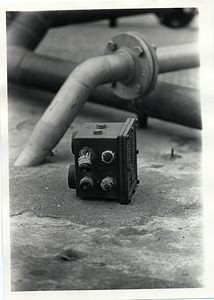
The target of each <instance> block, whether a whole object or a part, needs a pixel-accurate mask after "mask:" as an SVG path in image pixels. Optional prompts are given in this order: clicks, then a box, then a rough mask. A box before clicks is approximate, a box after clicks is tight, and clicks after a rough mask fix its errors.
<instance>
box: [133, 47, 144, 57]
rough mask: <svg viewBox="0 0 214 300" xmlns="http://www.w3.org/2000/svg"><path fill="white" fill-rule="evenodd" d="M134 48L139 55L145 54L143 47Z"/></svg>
mask: <svg viewBox="0 0 214 300" xmlns="http://www.w3.org/2000/svg"><path fill="white" fill-rule="evenodd" d="M134 49H135V52H136V53H137V55H138V56H142V55H143V54H144V50H143V48H142V47H140V46H135V47H134Z"/></svg>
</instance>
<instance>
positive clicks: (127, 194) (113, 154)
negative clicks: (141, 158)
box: [68, 118, 138, 204]
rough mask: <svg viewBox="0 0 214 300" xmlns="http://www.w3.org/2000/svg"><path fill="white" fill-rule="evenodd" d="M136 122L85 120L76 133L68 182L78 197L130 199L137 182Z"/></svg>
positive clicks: (126, 202)
mask: <svg viewBox="0 0 214 300" xmlns="http://www.w3.org/2000/svg"><path fill="white" fill-rule="evenodd" d="M136 122H137V120H136V119H134V118H128V119H127V120H126V122H124V123H85V124H83V126H82V128H81V129H80V130H79V131H78V132H74V133H73V136H72V142H71V143H72V152H73V154H74V157H75V165H73V164H71V165H70V167H69V172H68V184H69V187H70V188H76V195H77V196H78V197H82V198H98V199H118V200H119V202H120V203H121V204H128V203H129V202H130V201H131V197H132V194H133V193H134V192H135V188H136V185H137V184H138V178H137V153H138V151H137V149H136Z"/></svg>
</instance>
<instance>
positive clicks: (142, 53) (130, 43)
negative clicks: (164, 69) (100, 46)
mask: <svg viewBox="0 0 214 300" xmlns="http://www.w3.org/2000/svg"><path fill="white" fill-rule="evenodd" d="M113 45H114V47H113ZM114 53H118V54H119V53H122V54H124V55H126V57H127V59H128V60H129V62H130V65H131V66H132V68H131V69H132V71H131V73H130V74H129V76H128V77H126V78H125V80H121V81H119V82H116V83H114V85H113V86H112V89H113V92H114V94H116V95H117V96H118V97H121V98H123V99H127V100H131V99H135V98H138V97H139V96H141V95H145V94H148V93H149V92H151V91H152V90H153V89H154V87H155V84H156V81H157V75H158V61H157V57H156V53H155V49H154V47H152V46H150V45H149V44H148V43H147V42H145V41H144V39H143V38H142V37H141V36H140V35H138V34H137V33H133V32H126V33H121V34H118V35H116V36H114V37H113V38H112V39H111V41H109V42H108V44H107V47H106V49H105V54H114Z"/></svg>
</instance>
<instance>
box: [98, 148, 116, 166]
mask: <svg viewBox="0 0 214 300" xmlns="http://www.w3.org/2000/svg"><path fill="white" fill-rule="evenodd" d="M101 159H102V161H103V162H104V163H106V164H110V163H111V162H112V160H113V159H114V153H113V152H112V151H111V150H106V151H104V152H103V153H102V155H101Z"/></svg>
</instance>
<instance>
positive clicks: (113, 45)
mask: <svg viewBox="0 0 214 300" xmlns="http://www.w3.org/2000/svg"><path fill="white" fill-rule="evenodd" d="M108 49H109V50H110V51H116V50H117V44H116V43H115V42H114V41H112V40H110V41H109V42H108Z"/></svg>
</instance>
